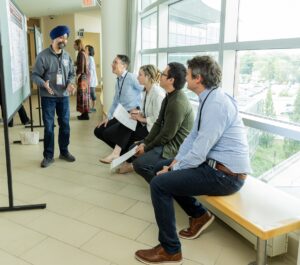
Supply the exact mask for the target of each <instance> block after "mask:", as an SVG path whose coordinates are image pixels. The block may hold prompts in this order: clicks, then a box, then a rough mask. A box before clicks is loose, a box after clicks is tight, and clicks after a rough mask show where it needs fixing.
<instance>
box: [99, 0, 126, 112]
mask: <svg viewBox="0 0 300 265" xmlns="http://www.w3.org/2000/svg"><path fill="white" fill-rule="evenodd" d="M101 3H102V4H101V20H102V74H103V104H104V111H105V112H106V113H107V111H108V110H109V107H110V105H111V103H112V100H113V96H114V93H115V89H114V88H115V82H116V75H114V74H113V73H112V70H111V63H112V61H113V59H114V58H115V56H116V54H127V51H128V49H127V35H128V34H127V30H128V29H127V18H126V14H127V0H102V1H101Z"/></svg>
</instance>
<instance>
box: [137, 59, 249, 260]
mask: <svg viewBox="0 0 300 265" xmlns="http://www.w3.org/2000/svg"><path fill="white" fill-rule="evenodd" d="M187 64H188V72H187V76H186V81H187V84H188V88H189V89H190V90H191V91H193V92H194V93H196V94H197V95H198V97H199V109H198V113H197V117H196V120H195V122H194V126H193V128H192V131H191V132H190V134H189V135H188V136H187V138H186V139H185V140H184V142H183V143H182V145H181V146H180V149H179V152H178V154H177V156H176V157H175V159H173V160H169V161H167V162H164V163H160V164H158V165H157V170H156V171H157V175H156V176H154V177H153V179H152V181H151V183H150V188H151V198H152V204H153V207H154V211H155V217H156V222H157V225H158V228H159V241H160V245H158V246H157V247H155V248H153V249H146V250H139V251H137V252H136V253H135V256H136V258H137V259H138V260H140V261H142V262H144V263H146V264H152V263H153V264H154V263H163V262H165V263H167V262H172V264H181V262H182V255H181V245H180V241H179V239H178V235H177V233H176V226H175V214H174V208H173V198H174V199H175V200H176V201H177V202H178V203H179V205H180V206H181V207H182V208H183V210H184V211H185V212H186V213H187V215H188V216H190V226H189V227H188V228H187V229H183V230H181V231H180V232H179V236H180V237H181V238H185V239H194V238H197V237H198V236H199V235H200V234H201V232H202V231H204V230H205V229H206V228H207V227H208V226H209V225H210V224H211V223H212V222H213V220H214V216H213V215H212V214H211V213H209V212H208V211H207V210H206V209H205V208H204V207H203V206H202V205H201V204H200V203H199V202H198V201H197V200H196V199H195V198H194V197H192V196H195V195H214V196H217V195H220V196H221V195H229V194H232V193H234V192H236V191H238V190H239V189H240V188H241V187H242V186H243V184H244V181H245V179H246V176H247V175H246V174H247V173H249V172H251V168H250V162H249V152H248V144H247V138H246V133H245V129H244V126H243V122H242V119H241V118H240V116H239V112H238V108H237V104H236V102H235V100H234V99H233V98H232V97H230V96H229V95H227V94H226V93H225V92H224V91H222V89H221V88H219V84H220V82H221V69H220V67H219V65H218V64H217V63H216V62H215V60H214V59H212V58H211V57H209V56H202V57H199V56H197V57H194V58H193V59H192V60H189V61H188V62H187ZM159 170H160V171H159Z"/></svg>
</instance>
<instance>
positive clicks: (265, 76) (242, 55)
mask: <svg viewBox="0 0 300 265" xmlns="http://www.w3.org/2000/svg"><path fill="white" fill-rule="evenodd" d="M237 57H238V62H239V63H238V69H237V72H238V73H239V78H238V79H237V80H238V84H237V85H236V87H237V88H238V89H237V93H236V97H237V98H238V100H239V103H240V106H241V109H242V110H243V111H245V112H249V113H253V114H260V115H263V116H266V117H270V118H273V119H277V120H283V121H288V122H294V123H298V124H300V71H299V69H300V49H296V50H263V51H241V52H238V56H237Z"/></svg>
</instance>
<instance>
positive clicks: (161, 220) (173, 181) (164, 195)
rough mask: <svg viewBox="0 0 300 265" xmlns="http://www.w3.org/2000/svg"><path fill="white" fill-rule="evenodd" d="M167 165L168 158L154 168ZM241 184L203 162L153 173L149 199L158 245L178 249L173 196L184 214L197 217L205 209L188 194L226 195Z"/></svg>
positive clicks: (170, 250)
mask: <svg viewBox="0 0 300 265" xmlns="http://www.w3.org/2000/svg"><path fill="white" fill-rule="evenodd" d="M169 164H170V161H163V162H161V163H159V164H157V166H156V168H155V170H156V171H157V170H160V169H161V168H162V167H163V165H169ZM243 184H244V180H241V179H238V178H235V177H232V176H227V175H225V174H224V173H222V172H220V171H218V170H215V169H213V168H211V167H210V166H208V165H207V164H206V163H203V164H201V165H200V166H199V167H197V168H189V169H182V170H174V171H170V172H168V173H165V174H162V175H159V176H154V177H153V178H152V180H151V182H150V190H151V199H152V204H153V207H154V212H155V219H156V223H157V225H158V228H159V242H160V243H161V245H162V247H163V248H164V249H165V250H166V251H167V252H169V253H177V252H178V251H180V250H181V244H180V241H179V238H178V235H177V232H176V223H175V212H174V206H173V198H176V201H177V202H178V203H179V204H180V206H181V207H182V208H183V210H184V211H185V212H186V213H187V214H188V215H190V216H198V215H201V212H202V213H204V212H205V211H206V210H205V209H204V207H202V205H201V204H200V203H199V202H197V203H196V200H195V198H193V197H192V196H198V195H212V196H224V195H230V194H232V193H235V192H236V191H238V190H239V189H240V188H241V187H242V186H243ZM178 198H179V200H178Z"/></svg>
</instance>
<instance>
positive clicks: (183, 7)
mask: <svg viewBox="0 0 300 265" xmlns="http://www.w3.org/2000/svg"><path fill="white" fill-rule="evenodd" d="M191 7H192V8H191ZM220 7H221V1H220V0H214V1H208V0H207V1H200V0H185V1H180V2H178V3H175V4H172V5H170V6H169V47H175V46H192V45H199V44H210V43H217V42H218V41H219V29H220ZM195 10H197V12H195Z"/></svg>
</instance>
